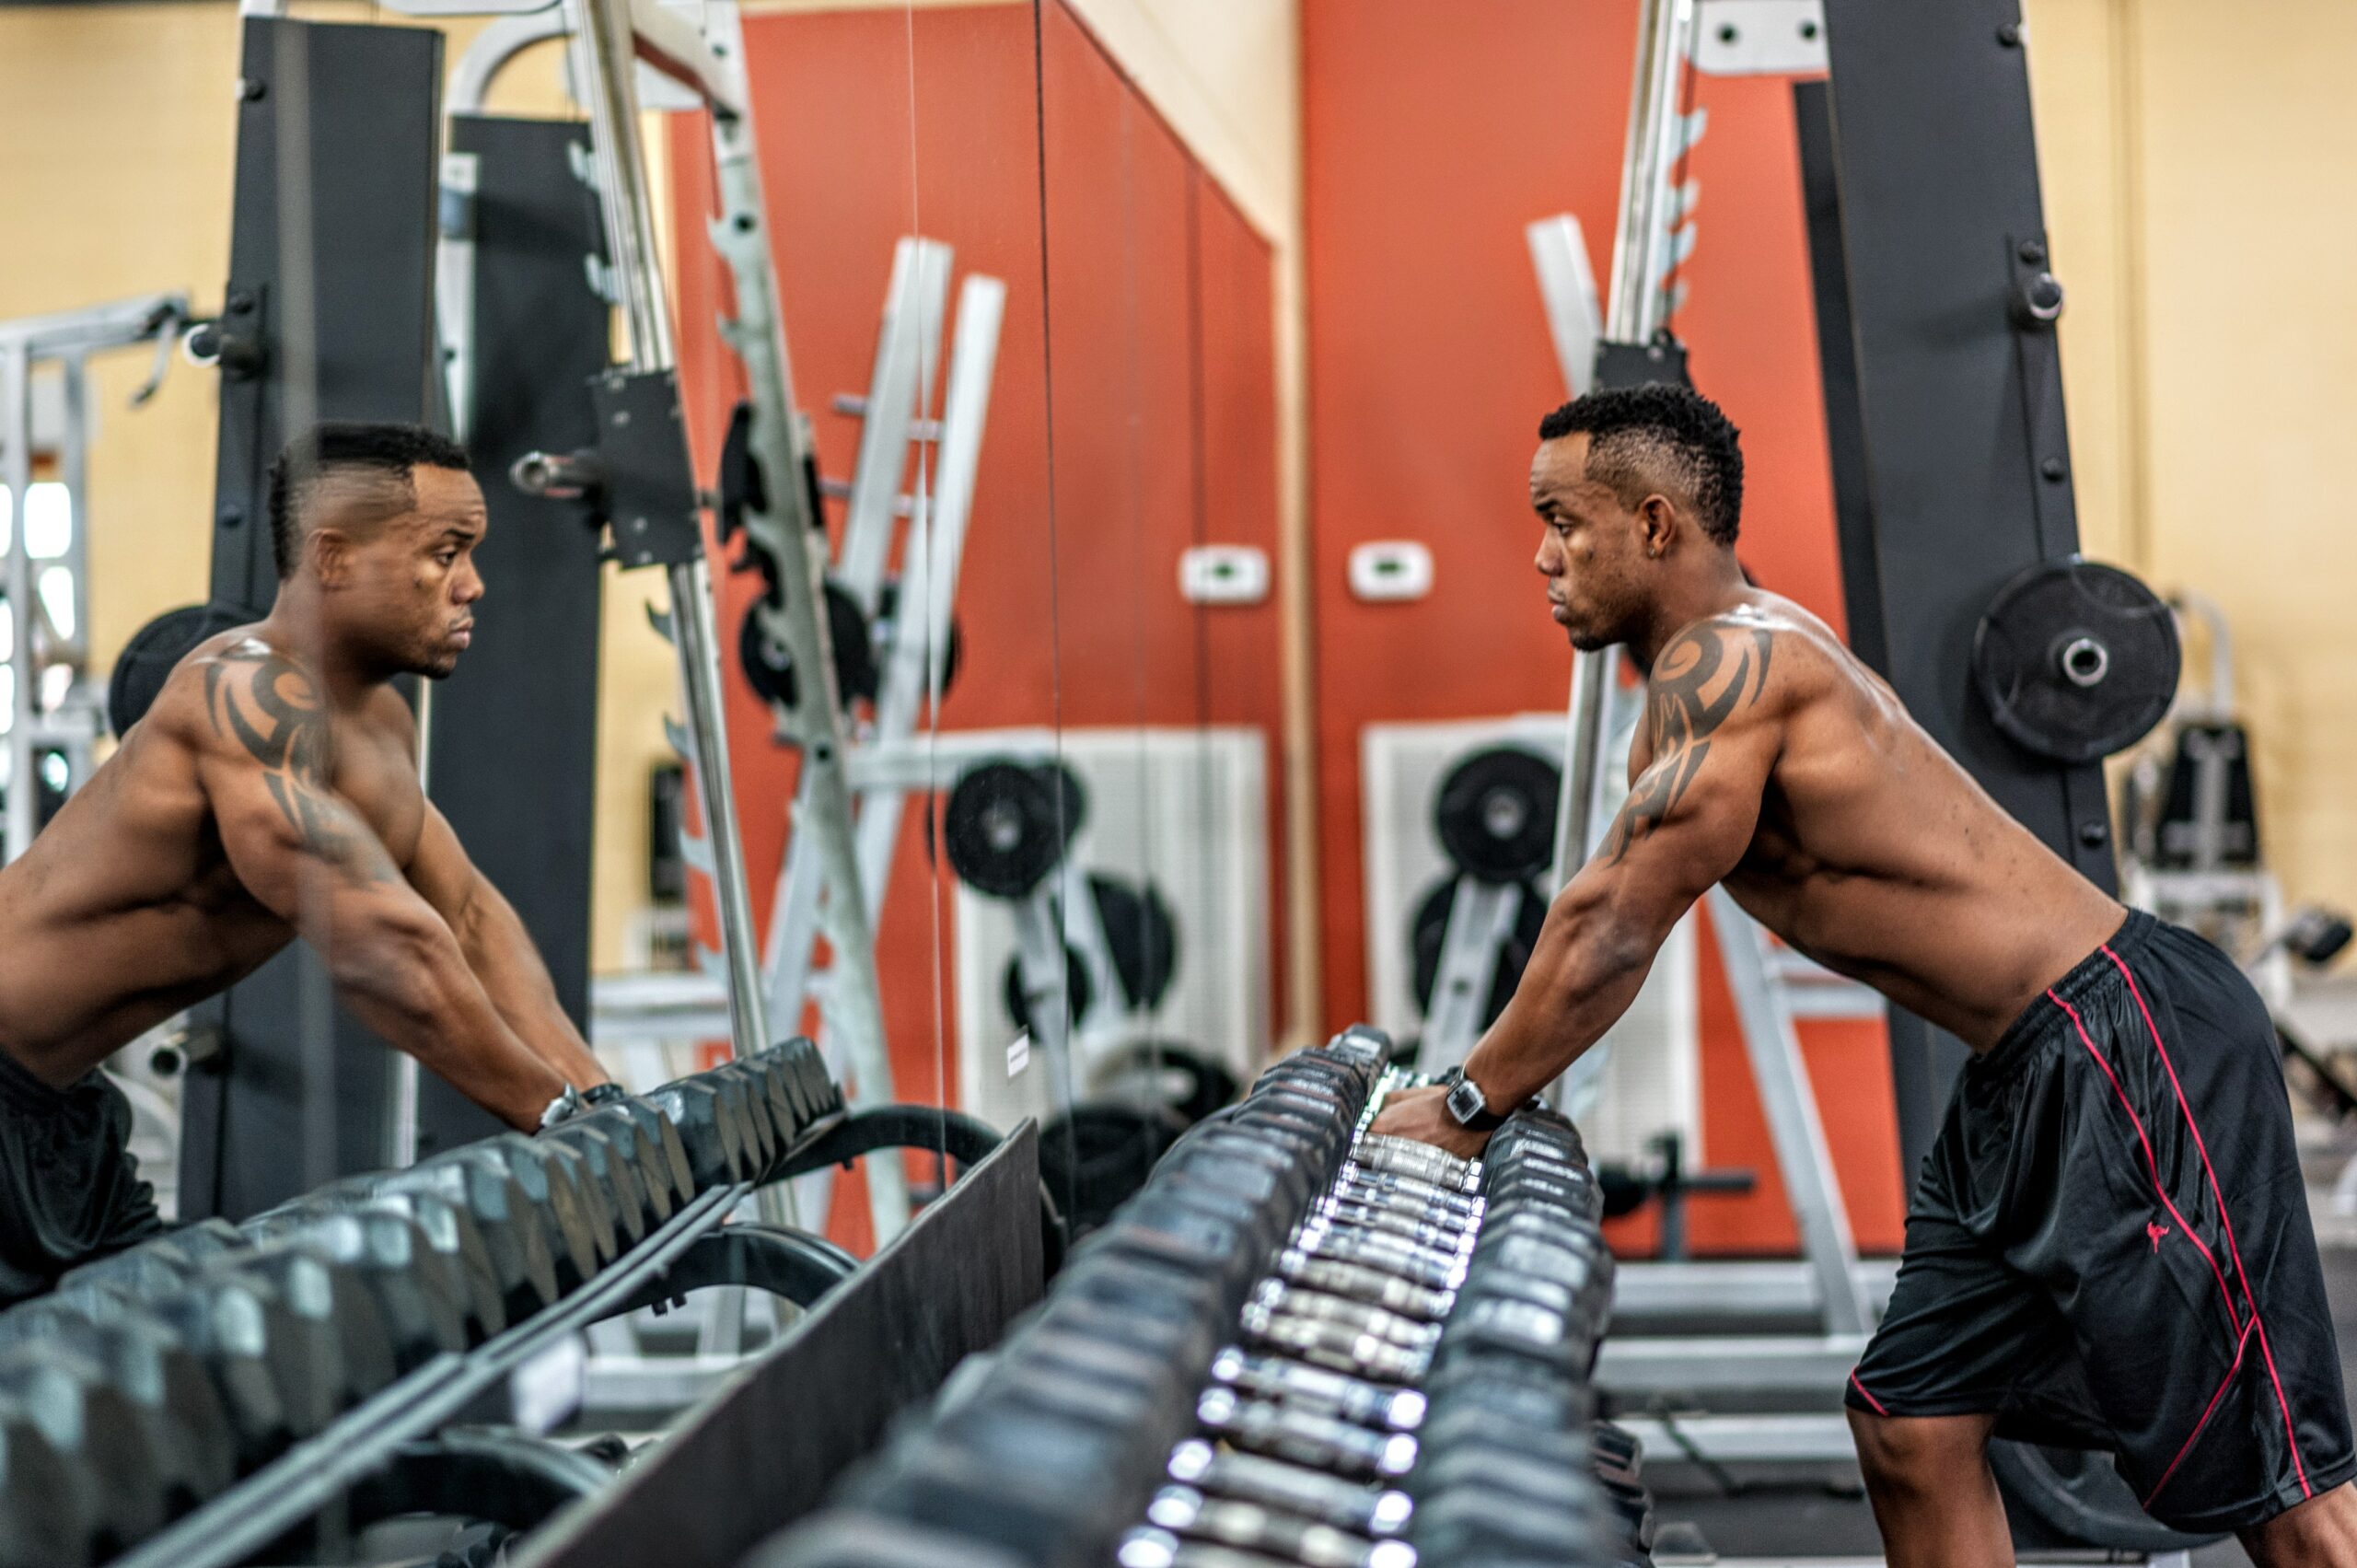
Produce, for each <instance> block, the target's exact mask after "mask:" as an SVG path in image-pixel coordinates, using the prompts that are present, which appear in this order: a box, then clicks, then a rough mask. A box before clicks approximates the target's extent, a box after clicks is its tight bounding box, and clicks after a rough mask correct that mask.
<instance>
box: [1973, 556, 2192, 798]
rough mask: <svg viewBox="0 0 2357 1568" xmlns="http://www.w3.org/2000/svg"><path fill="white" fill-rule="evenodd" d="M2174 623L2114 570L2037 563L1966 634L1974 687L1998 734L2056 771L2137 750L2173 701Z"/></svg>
mask: <svg viewBox="0 0 2357 1568" xmlns="http://www.w3.org/2000/svg"><path fill="white" fill-rule="evenodd" d="M2181 663H2182V650H2181V649H2180V648H2179V647H2178V645H2177V617H2176V616H2175V615H2174V614H2173V613H2172V612H2171V611H2170V610H2169V607H2168V606H2167V605H2165V604H2164V603H2162V602H2161V600H2160V599H2159V598H2157V597H2155V596H2154V593H2153V590H2152V589H2150V588H2148V587H2145V586H2144V585H2143V584H2142V583H2140V582H2138V581H2137V580H2136V579H2135V578H2134V577H2131V576H2130V575H2128V574H2127V573H2125V572H2122V571H2120V570H2119V568H2117V567H2114V566H2105V565H2102V564H2100V563H2096V562H2093V561H2086V560H2082V559H2079V558H2077V557H2075V556H2073V557H2071V558H2068V559H2064V560H2060V561H2041V562H2039V563H2038V564H2037V565H2035V566H2032V567H2031V568H2030V569H2029V570H2028V571H2026V572H2024V573H2022V574H2021V575H2018V576H2016V577H2014V579H2013V580H2012V581H2011V582H2009V583H2007V584H2006V585H2005V586H2004V587H2002V588H2000V589H1998V590H1997V597H1996V598H1993V599H1991V601H1990V603H1989V609H1988V610H1987V611H1986V612H1985V613H1983V614H1982V616H1981V617H1980V627H1979V628H1978V629H1977V630H1976V631H1975V632H1974V633H1973V634H1972V678H1973V681H1974V684H1976V685H1977V686H1979V687H1980V695H1981V697H1982V699H1983V700H1984V701H1986V702H1987V703H1988V704H1989V715H1990V717H1991V718H1992V719H1994V720H1995V721H1996V725H1997V727H1998V728H1999V729H2001V730H2003V731H2004V733H2005V734H2006V735H2007V736H2009V737H2011V738H2013V739H2014V741H2015V742H2017V743H2018V744H2020V745H2021V746H2023V747H2025V748H2026V749H2029V750H2031V751H2034V752H2036V753H2037V754H2038V755H2039V756H2041V757H2050V758H2052V759H2053V760H2054V761H2058V762H2092V761H2096V760H2097V759H2099V758H2103V757H2107V756H2110V755H2111V754H2112V753H2113V752H2115V751H2119V750H2122V749H2126V748H2128V747H2130V746H2132V745H2134V744H2135V743H2136V742H2137V741H2138V740H2140V739H2142V738H2143V737H2144V736H2145V735H2146V734H2147V733H2149V732H2150V731H2151V729H2152V727H2153V726H2154V725H2156V724H2158V723H2160V722H2161V718H2162V715H2164V714H2166V713H2167V712H2168V710H2169V703H2171V702H2172V701H2173V700H2175V698H2176V696H2177V671H2178V668H2179V667H2180V665H2181Z"/></svg>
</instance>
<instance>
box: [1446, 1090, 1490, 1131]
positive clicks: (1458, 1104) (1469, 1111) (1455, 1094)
mask: <svg viewBox="0 0 2357 1568" xmlns="http://www.w3.org/2000/svg"><path fill="white" fill-rule="evenodd" d="M1445 1103H1446V1105H1447V1107H1448V1113H1449V1115H1450V1116H1452V1117H1454V1118H1456V1119H1457V1122H1458V1124H1459V1125H1464V1124H1466V1123H1469V1122H1470V1121H1472V1120H1473V1119H1474V1118H1475V1117H1477V1116H1479V1115H1480V1114H1481V1113H1482V1112H1483V1111H1485V1110H1487V1109H1490V1107H1489V1103H1488V1102H1487V1101H1485V1100H1484V1099H1482V1098H1481V1086H1480V1085H1479V1084H1476V1083H1472V1082H1469V1081H1467V1080H1464V1079H1459V1080H1458V1081H1457V1086H1456V1087H1454V1088H1452V1089H1450V1090H1449V1091H1448V1098H1447V1100H1446V1102H1445Z"/></svg>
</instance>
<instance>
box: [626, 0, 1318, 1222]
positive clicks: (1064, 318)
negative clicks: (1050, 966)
mask: <svg viewBox="0 0 2357 1568" xmlns="http://www.w3.org/2000/svg"><path fill="white" fill-rule="evenodd" d="M746 34H747V37H746V49H747V56H748V66H749V71H750V73H751V77H752V82H753V89H754V93H755V101H756V114H757V117H758V123H759V129H760V148H761V167H762V171H763V176H764V179H765V181H766V184H767V192H768V198H769V204H770V211H771V215H772V241H773V245H774V249H775V253H776V257H777V265H778V271H779V286H780V290H781V293H782V295H783V300H784V315H785V324H786V335H787V340H788V343H789V344H790V346H791V350H792V354H793V359H794V369H795V378H796V387H795V391H796V395H797V397H798V400H799V401H800V402H801V404H802V406H803V407H804V408H805V409H806V410H807V411H810V412H812V414H813V416H814V418H815V420H816V424H817V430H818V444H819V460H820V469H821V471H822V472H824V473H827V474H829V475H832V476H846V477H847V476H848V475H849V474H850V472H851V471H852V465H853V456H854V453H855V449H856V445H857V441H858V437H859V428H858V424H857V422H856V421H855V420H853V419H849V418H845V417H842V416H839V415H834V414H831V413H830V412H826V411H827V409H828V405H829V402H830V398H831V397H832V395H833V394H835V393H837V392H846V391H848V392H859V391H865V389H866V385H867V377H868V370H869V366H870V362H871V360H872V357H873V354H874V352H875V344H876V331H877V309H878V308H879V307H880V305H881V303H882V301H883V296H884V289H885V285H886V282H887V279H888V273H889V269H890V265H891V255H892V246H893V243H894V241H895V240H897V239H898V238H900V237H901V236H902V235H907V234H918V233H922V234H925V235H929V236H933V237H935V238H941V239H944V240H946V241H947V242H948V243H949V244H951V245H952V246H953V247H955V250H956V259H955V260H956V273H955V277H954V278H953V283H952V290H951V297H952V301H953V306H954V300H955V296H956V285H957V282H958V281H962V279H963V278H964V277H965V275H966V274H967V273H971V272H981V273H989V274H991V275H993V276H995V277H998V278H1000V279H1002V280H1004V282H1005V284H1006V285H1007V302H1006V315H1005V320H1004V328H1003V331H1002V335H1001V339H1000V343H999V356H998V365H997V373H996V377H995V379H994V380H993V386H992V393H991V404H990V414H989V426H988V431H987V434H986V436H985V438H984V440H983V444H982V455H981V471H980V474H979V477H978V480H977V483H976V491H975V504H974V512H973V515H972V519H971V523H970V533H969V536H968V545H967V550H966V554H965V558H964V564H963V569H962V573H961V576H960V580H959V585H958V621H959V624H960V628H961V633H962V638H963V658H964V663H963V668H962V671H961V673H960V675H959V677H958V682H957V684H956V685H955V686H954V687H953V689H952V690H951V691H950V693H949V695H948V696H947V698H946V701H945V702H944V703H943V709H942V714H941V723H942V726H943V727H944V728H946V729H973V728H990V727H999V726H1044V725H1050V724H1061V725H1062V726H1109V725H1129V724H1155V725H1184V724H1193V723H1201V722H1220V723H1248V724H1261V725H1264V726H1267V728H1268V734H1269V738H1270V749H1271V757H1272V759H1273V758H1274V757H1275V755H1277V753H1278V751H1279V747H1278V744H1277V731H1276V727H1275V726H1276V724H1277V722H1278V715H1279V714H1280V713H1281V710H1282V699H1281V693H1280V691H1279V688H1278V685H1277V663H1278V661H1277V650H1278V642H1277V623H1276V610H1275V599H1274V598H1273V596H1272V598H1271V601H1270V602H1269V603H1268V604H1267V605H1264V606H1258V607H1251V608H1246V609H1218V610H1203V609H1198V608H1194V607H1190V606H1188V605H1187V604H1185V603H1184V602H1183V601H1182V599H1181V598H1180V596H1179V552H1181V551H1182V550H1183V549H1185V548H1186V547H1187V546H1188V545H1190V544H1193V543H1196V542H1199V541H1202V540H1216V541H1222V542H1244V543H1258V544H1260V545H1261V546H1262V547H1263V548H1265V549H1268V550H1270V552H1271V555H1272V556H1273V553H1274V545H1275V527H1276V503H1277V496H1276V461H1275V420H1276V415H1275V394H1274V371H1273V363H1272V354H1273V341H1272V340H1273V328H1272V324H1271V286H1272V279H1271V252H1270V250H1269V247H1268V245H1267V243H1266V242H1265V241H1264V240H1262V239H1261V238H1260V237H1259V236H1258V235H1256V234H1254V233H1253V232H1252V231H1251V229H1250V228H1249V226H1248V225H1246V224H1245V223H1244V221H1243V220H1242V218H1241V217H1240V216H1239V215H1237V211H1236V209H1235V207H1234V206H1233V204H1232V203H1229V202H1228V200H1227V199H1226V197H1225V195H1224V194H1223V193H1222V192H1220V191H1219V190H1218V189H1217V187H1216V186H1215V184H1214V183H1213V181H1212V180H1209V179H1208V178H1207V177H1206V176H1205V175H1204V174H1203V173H1202V169H1201V168H1199V167H1198V166H1197V165H1196V164H1195V163H1194V161H1193V160H1192V158H1191V157H1190V155H1189V154H1188V153H1187V152H1186V150H1185V149H1184V148H1183V147H1182V146H1181V145H1179V142H1178V141H1177V139H1176V138H1175V137H1174V136H1173V135H1172V134H1170V132H1169V130H1168V129H1167V126H1165V125H1164V123H1163V122H1161V121H1160V120H1159V119H1158V118H1157V117H1156V116H1155V114H1154V113H1153V112H1152V111H1151V110H1149V109H1148V108H1147V107H1146V106H1145V105H1144V101H1143V100H1142V99H1140V98H1139V97H1138V95H1137V93H1136V91H1135V90H1134V88H1133V87H1132V86H1131V85H1130V84H1129V83H1128V82H1127V81H1126V80H1124V79H1123V78H1122V77H1121V75H1120V73H1119V72H1118V71H1116V70H1115V69H1114V67H1113V66H1112V64H1111V63H1110V62H1109V59H1108V58H1107V56H1106V55H1105V54H1104V53H1103V52H1102V51H1101V50H1099V49H1098V48H1097V45H1096V43H1095V42H1094V41H1093V40H1092V39H1091V38H1090V37H1089V36H1088V34H1087V33H1086V30H1085V29H1083V28H1082V27H1081V25H1080V24H1079V23H1078V22H1077V21H1076V20H1074V18H1073V17H1072V16H1071V15H1070V14H1068V13H1067V12H1066V11H1065V10H1064V8H1063V7H1062V6H1061V5H1060V4H1055V3H1053V0H1050V3H1048V4H1044V5H1042V6H1039V9H1038V11H1037V14H1036V17H1035V13H1034V11H1033V9H1032V8H1031V7H1028V6H974V7H946V8H938V9H935V8H927V9H923V10H918V11H914V12H908V13H901V12H894V11H883V10H874V11H858V12H841V13H815V14H798V15H783V14H781V15H770V16H759V17H749V18H748V19H747V22H746ZM706 137H707V132H706V129H705V126H704V123H703V122H702V119H701V118H700V117H691V116H680V117H677V118H676V119H675V120H674V122H673V124H672V137H671V151H672V167H673V169H674V180H675V186H674V203H675V215H676V218H677V220H678V221H677V225H676V232H677V233H678V235H679V264H678V273H679V312H678V315H679V322H680V324H681V325H680V333H679V337H680V342H679V362H680V373H681V381H682V385H683V388H684V389H685V394H686V398H687V402H688V409H689V416H690V426H691V441H692V444H693V445H694V447H695V450H696V454H697V460H698V464H699V468H700V469H701V470H702V471H706V472H709V471H711V468H712V464H713V462H714V456H715V454H716V452H717V449H718V443H719V437H720V434H721V431H722V430H723V428H724V427H725V424H726V418H727V411H728V408H729V406H730V405H731V404H732V403H733V402H734V401H736V399H737V397H738V396H739V395H740V391H741V389H740V387H739V383H738V379H737V364H736V361H735V359H734V357H733V356H732V355H730V354H727V353H726V351H725V350H724V349H723V348H722V347H721V345H720V343H719V341H718V338H717V335H716V333H715V331H714V328H713V325H712V323H713V322H714V319H716V317H718V316H719V315H721V314H723V313H725V311H726V308H727V304H728V300H727V285H726V272H725V270H724V269H722V268H721V267H720V265H719V263H718V261H717V259H716V258H715V257H714V254H713V252H712V250H711V249H710V246H709V244H708V243H707V242H706V241H705V239H704V238H703V224H704V223H705V222H706V221H707V219H708V216H709V215H710V214H711V212H712V211H713V208H714V197H713V182H712V175H711V164H710V153H709V145H708V142H707V140H706ZM1043 149H1044V155H1045V157H1044V162H1043V161H1042V152H1043ZM1043 214H1044V221H1043ZM946 346H947V342H946V336H945V343H944V347H945V351H946ZM829 513H830V517H829V524H830V528H831V529H833V530H836V532H837V534H838V537H840V528H841V526H842V517H841V509H840V506H839V505H835V504H830V506H829ZM753 587H754V583H753V580H752V579H749V578H745V577H740V576H724V577H723V578H722V579H721V589H720V591H721V596H722V617H721V619H722V624H723V627H724V629H725V631H726V633H728V637H729V641H728V643H727V647H728V648H729V649H730V650H731V651H732V652H733V649H734V646H735V644H734V637H735V633H736V629H737V623H738V621H739V620H740V619H741V617H742V615H743V614H744V611H745V607H746V605H747V603H748V602H749V598H750V597H751V594H752V592H753ZM726 679H727V684H728V687H729V726H730V741H731V745H732V747H733V749H734V757H733V761H734V767H735V773H736V785H737V799H738V802H739V805H740V810H741V813H742V816H743V819H744V830H745V839H746V845H747V850H748V855H749V862H750V865H751V868H752V883H753V898H754V903H755V908H756V911H757V913H758V915H759V916H760V917H761V921H762V923H764V925H765V924H766V922H767V914H768V909H769V901H770V899H771V897H772V886H773V881H774V878H775V876H776V874H777V871H778V868H779V861H780V855H781V854H782V853H783V850H784V842H785V830H786V807H787V803H788V802H789V801H790V800H791V799H792V796H793V788H794V777H795V760H794V757H793V755H792V754H791V753H790V752H788V751H786V750H785V749H783V748H781V747H779V746H777V745H775V744H774V743H773V742H772V738H771V721H770V715H769V714H768V712H767V711H766V709H765V708H764V707H763V706H762V705H761V703H760V702H759V701H758V700H757V699H756V698H755V697H754V695H753V693H752V692H751V691H750V690H749V688H748V687H747V686H746V685H745V684H744V682H743V679H742V678H741V676H740V675H739V674H738V673H737V670H736V668H735V665H734V661H733V659H731V660H730V661H729V663H728V666H727V669H726ZM1276 779H1277V774H1276V772H1275V771H1274V767H1273V764H1272V767H1271V813H1270V816H1271V832H1272V834H1273V833H1274V832H1275V831H1276V830H1277V828H1278V826H1279V824H1280V822H1281V810H1280V807H1279V802H1278V800H1277V798H1276V796H1275V793H1274V792H1275V789H1276ZM920 815H921V813H920V812H919V811H918V810H915V809H911V811H910V813H909V820H908V822H907V823H906V825H905V826H904V828H903V836H902V840H901V845H900V854H899V856H898V858H897V860H896V861H895V863H894V868H893V872H892V878H891V883H890V887H889V889H888V894H887V900H886V907H885V912H884V917H883V920H882V923H881V925H880V927H879V930H878V935H877V958H878V967H879V970H880V971H881V976H882V981H883V991H884V1009H885V1024H886V1028H887V1031H888V1035H889V1038H890V1040H891V1051H892V1063H893V1072H894V1078H895V1087H896V1092H897V1094H898V1096H899V1098H901V1099H904V1100H916V1101H934V1102H939V1101H943V1100H946V1099H953V1098H955V1085H956V1083H957V1054H956V1053H957V1049H958V1042H957V1040H956V1039H955V1038H954V1036H955V1023H954V1016H953V1007H954V1004H953V1003H952V1001H951V997H952V996H953V994H954V976H953V974H952V973H951V967H950V966H951V956H952V953H953V951H954V947H953V938H954V932H953V929H952V912H953V910H952V904H951V901H950V899H949V879H948V873H947V871H946V868H945V867H939V866H936V865H935V864H934V863H933V861H932V858H931V854H930V852H929V842H930V839H929V835H927V834H926V833H925V832H924V830H923V824H922V822H921V821H920V820H919V818H920ZM1282 854H1283V850H1282V845H1281V844H1277V843H1274V842H1272V844H1271V865H1282V864H1283V862H1282ZM700 918H703V919H705V920H706V921H707V923H708V912H702V913H701V915H700ZM1282 932H1283V916H1282V908H1281V907H1280V909H1279V911H1278V912H1276V913H1275V914H1274V915H1273V916H1272V919H1271V950H1272V957H1273V958H1277V959H1279V960H1281V959H1282V957H1283V942H1282ZM707 933H708V925H707ZM1278 983H1279V984H1282V976H1279V977H1278ZM814 1023H815V1018H807V1017H806V1019H805V1020H804V1021H803V1027H805V1028H808V1027H810V1026H811V1025H812V1024H814ZM777 1027H779V1028H784V1024H783V1021H781V1023H780V1024H779V1025H778V1026H777ZM832 1228H833V1230H834V1232H835V1234H836V1235H837V1236H838V1237H839V1238H842V1239H846V1240H848V1241H850V1242H851V1243H852V1244H853V1245H855V1246H856V1245H864V1244H865V1240H866V1237H865V1200H864V1196H863V1195H862V1193H861V1192H860V1191H859V1188H858V1184H857V1183H856V1182H846V1183H842V1184H839V1191H838V1196H837V1202H836V1207H835V1216H834V1225H833V1227H832Z"/></svg>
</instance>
